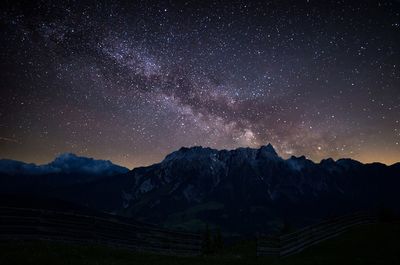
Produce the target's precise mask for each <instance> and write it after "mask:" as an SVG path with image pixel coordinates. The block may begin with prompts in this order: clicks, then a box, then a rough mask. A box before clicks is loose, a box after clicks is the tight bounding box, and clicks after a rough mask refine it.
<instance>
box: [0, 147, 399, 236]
mask: <svg viewBox="0 0 400 265" xmlns="http://www.w3.org/2000/svg"><path fill="white" fill-rule="evenodd" d="M66 156H67V157H68V156H72V157H73V155H71V154H70V155H66ZM74 159H75V158H74ZM74 159H72V160H73V161H74ZM80 159H85V158H80ZM57 160H58V158H57V159H56V160H55V161H57ZM61 160H63V159H61ZM66 160H67V161H69V159H66ZM78 160H79V158H78ZM80 161H91V162H88V164H87V165H85V163H83V162H82V163H76V164H75V163H72V164H74V165H77V166H76V167H75V166H66V167H63V166H58V167H55V168H58V169H59V171H57V172H53V173H47V172H46V173H40V171H38V169H37V166H36V167H35V166H33V171H35V172H39V173H35V174H34V175H32V174H31V175H29V178H28V179H29V180H35V181H36V182H35V183H36V186H34V187H35V189H34V191H32V190H29V189H26V188H24V189H20V190H18V185H15V186H13V185H10V183H15V181H14V182H12V181H9V180H10V178H14V180H17V179H18V178H20V175H19V173H18V172H25V171H24V170H22V169H20V168H21V167H17V168H19V169H18V170H15V167H11V168H14V171H11V172H13V174H10V173H9V172H10V171H8V173H7V170H5V169H4V168H5V167H4V166H3V165H4V164H7V163H11V162H7V163H5V162H4V163H3V162H2V161H0V168H1V169H0V172H3V173H1V174H0V182H1V185H2V186H1V191H2V192H7V191H8V192H20V193H31V194H32V193H35V192H36V193H37V192H40V193H41V194H42V195H43V194H46V196H49V197H54V198H58V199H62V200H65V201H70V202H73V203H77V204H81V205H83V206H85V207H88V208H91V209H96V210H99V211H103V212H107V213H112V214H117V215H122V216H127V217H131V218H134V219H136V220H139V221H144V222H148V223H153V224H157V225H162V226H165V227H169V228H174V229H186V230H192V231H200V230H203V229H204V228H205V226H206V225H208V226H209V227H211V228H217V227H219V228H220V229H221V230H222V231H223V233H225V234H229V235H244V234H248V235H254V234H270V233H277V232H279V231H280V230H282V229H283V228H284V227H288V226H290V227H302V226H305V225H308V224H311V223H314V222H316V221H318V220H321V219H324V218H328V217H332V216H337V215H342V214H346V213H350V212H354V211H357V210H377V209H382V208H390V209H391V210H393V211H399V210H400V206H399V202H400V193H399V192H398V188H399V184H400V163H397V164H394V165H391V166H387V165H384V164H380V163H371V164H363V163H360V162H358V161H355V160H352V159H339V160H337V161H334V160H333V159H325V160H322V161H321V162H320V163H315V162H313V161H311V160H308V159H307V158H306V157H304V156H301V157H294V156H292V157H290V158H289V159H283V158H281V157H280V156H279V155H278V154H277V153H276V151H275V149H274V148H273V146H272V145H270V144H268V145H266V146H262V147H260V148H259V149H253V148H238V149H235V150H215V149H211V148H203V147H199V146H198V147H191V148H185V147H183V148H181V149H179V150H178V151H175V152H173V153H171V154H169V155H167V156H166V157H165V159H164V160H163V161H161V162H160V163H158V164H154V165H151V166H148V167H140V168H135V169H133V170H131V171H127V169H124V168H121V167H118V166H115V165H112V164H111V163H110V162H108V163H107V162H104V161H103V162H98V161H96V160H90V159H89V160H80ZM15 163H17V162H15ZM53 163H54V162H52V163H50V164H48V165H47V167H50V168H53V166H54V164H53ZM98 163H100V164H98ZM104 163H106V164H107V165H108V166H105V165H106V164H104ZM11 164H12V163H11ZM55 164H58V163H55ZM60 164H61V165H64V163H60ZM66 164H69V163H66ZM89 165H90V166H89ZM25 167H26V166H22V168H25ZM9 168H10V167H9ZM72 168H73V169H74V170H72ZM19 170H20V171H19ZM80 170H82V171H80ZM28 171H29V170H28ZM33 171H32V172H33ZM4 172H5V173H4ZM67 172H68V173H67ZM82 172H84V173H82ZM89 172H90V173H91V175H90V177H82V176H87V174H88V173H89ZM93 172H96V174H94V175H93V174H92V173H93ZM63 173H66V175H67V176H68V177H65V176H63V177H62V178H63V179H65V178H67V179H68V178H72V179H75V178H77V179H80V180H79V181H68V182H62V185H54V183H53V184H52V185H38V184H37V183H40V182H42V181H43V179H45V180H48V179H49V177H45V178H43V176H48V175H49V174H50V175H52V177H51V178H53V179H56V178H57V176H54V174H55V175H58V174H61V175H62V174H63ZM43 174H44V175H43ZM22 175H23V176H24V177H25V178H26V176H27V174H26V173H23V174H22ZM55 182H56V183H57V181H55ZM18 183H20V185H22V186H23V184H22V182H21V181H18ZM10 186H12V187H10ZM43 186H44V187H45V188H43Z"/></svg>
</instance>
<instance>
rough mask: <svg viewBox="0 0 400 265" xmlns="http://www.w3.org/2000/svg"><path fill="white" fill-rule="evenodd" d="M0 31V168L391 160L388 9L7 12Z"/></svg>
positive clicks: (373, 4) (94, 6)
mask: <svg viewBox="0 0 400 265" xmlns="http://www.w3.org/2000/svg"><path fill="white" fill-rule="evenodd" d="M0 21H1V43H0V49H1V50H0V59H1V60H0V67H1V69H0V76H1V85H0V88H1V94H0V95H1V98H0V104H1V105H0V157H3V158H13V159H19V160H24V161H29V162H37V163H42V162H46V161H49V160H51V159H52V158H53V157H54V156H55V155H56V154H58V153H63V152H73V153H77V154H80V155H86V156H92V157H96V158H102V159H111V160H112V161H113V162H115V163H119V164H122V165H125V166H128V167H130V168H132V167H136V166H141V165H148V164H151V163H155V162H158V161H160V160H161V159H162V158H163V157H164V156H165V155H166V154H167V153H169V152H171V151H173V150H175V149H178V148H180V147H181V146H194V145H202V146H209V147H213V148H218V149H232V148H237V147H242V146H249V147H258V146H260V145H264V144H267V143H269V142H270V143H272V144H273V145H274V146H275V147H276V149H277V151H278V152H279V153H280V154H281V155H282V156H283V157H289V156H291V155H303V154H304V155H306V156H307V157H309V158H310V159H313V160H315V161H318V160H320V159H321V158H324V157H333V158H339V157H352V158H355V159H358V160H361V161H364V162H370V161H381V162H384V163H388V164H390V163H393V162H395V161H399V160H400V144H399V142H400V123H399V120H400V71H399V68H400V65H399V63H400V53H399V52H400V2H398V1H312V0H310V1H293V2H289V1H271V2H268V1H260V2H255V1H252V2H246V1H235V2H232V1H229V2H220V1H213V2H208V1H186V2H180V1H179V2H178V1H166V2H151V1H138V2H134V1H131V2H129V3H128V4H127V3H122V2H115V1H114V2H106V1H97V2H92V3H90V2H87V1H76V2H75V1H69V2H68V3H60V1H32V3H30V4H28V3H16V2H15V3H14V1H13V3H9V4H2V6H1V13H0Z"/></svg>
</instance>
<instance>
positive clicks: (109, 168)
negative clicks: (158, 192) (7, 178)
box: [0, 153, 129, 175]
mask: <svg viewBox="0 0 400 265" xmlns="http://www.w3.org/2000/svg"><path fill="white" fill-rule="evenodd" d="M128 171H129V170H128V169H127V168H124V167H121V166H118V165H115V164H113V163H111V161H109V160H95V159H93V158H88V157H82V156H77V155H75V154H72V153H64V154H60V155H59V156H57V157H56V158H55V159H54V160H53V161H52V162H50V163H48V164H45V165H36V164H33V163H24V162H21V161H16V160H11V159H0V174H1V173H2V174H8V175H17V174H27V175H39V174H51V173H86V174H94V175H96V174H97V175H100V174H101V175H114V174H121V173H126V172H128Z"/></svg>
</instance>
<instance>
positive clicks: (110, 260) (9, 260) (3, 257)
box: [0, 224, 400, 265]
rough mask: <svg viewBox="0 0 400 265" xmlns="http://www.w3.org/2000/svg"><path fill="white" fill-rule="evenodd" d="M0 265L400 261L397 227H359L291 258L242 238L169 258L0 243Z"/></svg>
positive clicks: (399, 227) (55, 245)
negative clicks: (264, 251) (211, 252)
mask: <svg viewBox="0 0 400 265" xmlns="http://www.w3.org/2000/svg"><path fill="white" fill-rule="evenodd" d="M0 264H18V265H21V264H41V265H43V264H54V265H57V264H74V265H75V264H76V265H80V264H87V265H89V264H90V265H91V264H96V265H101V264H114V265H118V264H143V265H153V264H154V265H162V264H165V265H169V264H190V265H197V264H199V265H201V264H206V265H214V264H215V265H217V264H218V265H224V264H233V265H235V264H254V265H256V264H263V265H267V264H282V265H290V264H328V265H329V264H385V265H386V264H400V225H399V224H378V225H365V226H359V227H356V228H354V229H352V230H351V231H349V232H347V233H344V234H342V235H341V236H339V237H336V238H333V239H331V240H328V241H325V242H323V243H321V244H319V245H316V246H314V247H311V248H309V249H307V250H305V251H304V252H302V253H299V254H297V255H293V256H291V257H287V258H282V259H276V258H260V257H256V256H255V242H248V241H247V242H242V243H240V244H238V245H236V246H232V247H230V248H228V249H226V250H225V254H224V255H222V256H215V257H187V258H184V257H168V256H160V255H151V254H143V253H133V252H130V251H127V250H120V249H111V248H106V247H101V246H72V245H68V244H62V243H50V242H39V241H38V242H0Z"/></svg>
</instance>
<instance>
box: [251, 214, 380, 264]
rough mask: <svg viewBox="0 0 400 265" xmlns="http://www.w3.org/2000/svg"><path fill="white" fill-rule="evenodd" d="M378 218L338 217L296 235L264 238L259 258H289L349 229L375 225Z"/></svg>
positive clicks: (295, 233)
mask: <svg viewBox="0 0 400 265" xmlns="http://www.w3.org/2000/svg"><path fill="white" fill-rule="evenodd" d="M376 221H377V217H375V216H373V215H370V214H368V213H356V214H351V215H347V216H342V217H337V218H333V219H330V220H326V221H323V222H321V223H318V224H316V225H311V226H308V227H305V228H303V229H301V230H298V231H296V232H294V233H290V234H285V235H282V236H279V237H275V238H272V237H271V238H264V239H259V240H258V241H257V255H258V256H282V257H285V256H289V255H292V254H295V253H298V252H300V251H302V250H304V249H305V248H307V247H310V246H312V245H315V244H317V243H319V242H321V241H324V240H326V239H329V238H332V237H335V236H337V235H339V234H341V233H343V232H345V231H347V230H348V229H349V228H351V227H352V226H355V225H359V224H368V223H374V222H376Z"/></svg>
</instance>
